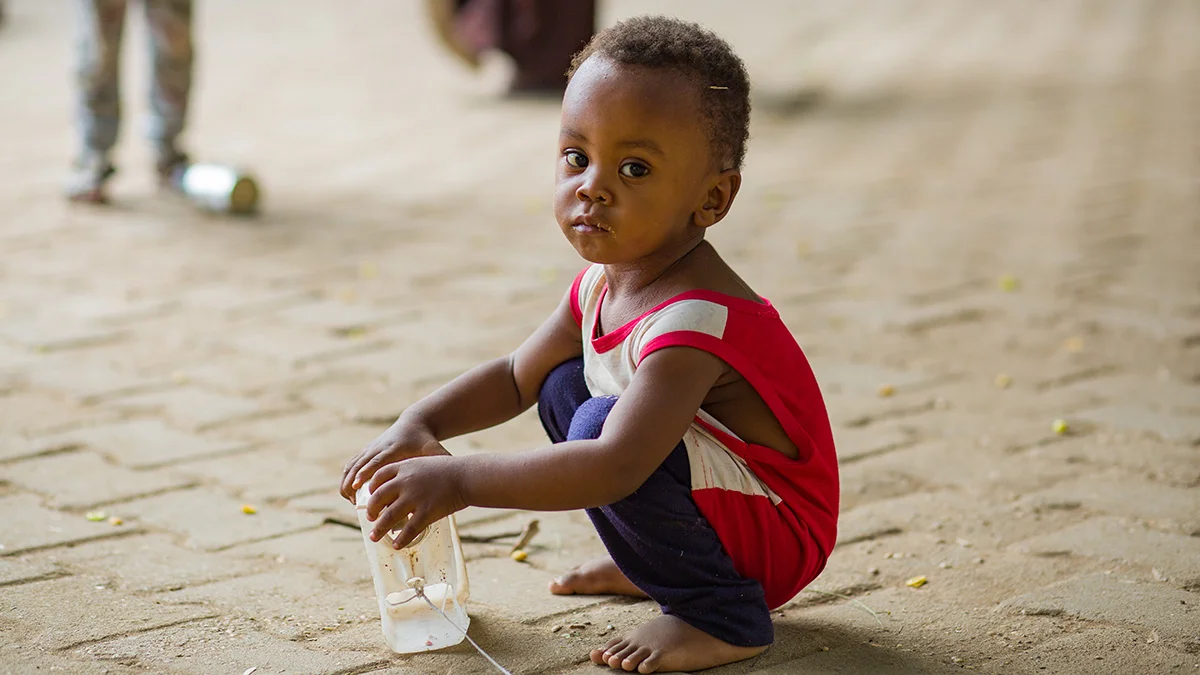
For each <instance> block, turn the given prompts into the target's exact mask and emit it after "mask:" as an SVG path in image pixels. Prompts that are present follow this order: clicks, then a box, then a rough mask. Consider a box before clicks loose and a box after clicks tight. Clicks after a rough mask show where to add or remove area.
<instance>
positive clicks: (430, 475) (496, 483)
mask: <svg viewBox="0 0 1200 675" xmlns="http://www.w3.org/2000/svg"><path fill="white" fill-rule="evenodd" d="M727 370H728V366H727V365H726V364H725V362H724V361H721V360H720V359H718V358H717V357H716V356H713V355H712V354H709V353H707V352H703V351H700V350H698V349H692V348H689V347H671V348H667V349H661V350H659V351H656V352H654V353H652V354H650V355H649V356H647V357H646V358H645V359H644V360H643V361H642V362H641V364H639V366H638V369H637V373H636V374H635V375H634V378H633V381H632V382H631V383H630V386H629V388H628V389H627V390H626V391H625V393H624V394H622V395H621V398H620V399H619V400H618V401H617V403H616V405H615V406H614V407H613V409H612V412H611V413H609V416H608V418H607V420H606V421H605V423H604V428H603V431H602V432H601V434H600V437H599V438H598V439H595V440H579V441H567V442H565V443H558V444H555V445H551V446H548V447H543V448H540V449H538V450H533V451H529V452H522V453H516V454H504V455H498V454H497V455H492V454H489V455H471V456H467V457H419V458H414V459H412V460H409V461H406V462H400V463H397V464H390V465H388V466H386V467H384V468H382V469H380V470H379V471H378V472H377V473H376V474H375V477H374V478H373V479H372V480H371V484H372V496H371V500H370V503H369V504H368V508H367V514H368V516H369V517H370V518H371V519H372V520H374V521H375V523H376V526H375V529H374V531H373V534H372V536H373V537H374V538H375V539H376V540H378V538H379V537H381V536H382V535H383V533H385V532H387V531H388V530H389V529H391V528H393V527H394V526H395V525H397V524H401V523H403V522H404V520H405V518H406V517H407V516H408V514H412V518H411V519H410V520H409V522H408V523H407V524H406V525H405V527H404V528H403V531H402V532H401V534H400V536H399V537H397V546H403V545H405V544H407V543H408V541H410V540H411V539H412V538H413V537H415V536H416V535H417V534H418V533H419V532H420V531H421V530H422V529H424V528H425V527H426V526H428V525H429V524H430V523H432V522H434V521H436V520H438V519H440V518H442V517H444V516H446V515H448V514H450V513H453V512H454V511H457V510H459V509H461V508H465V507H466V506H491V507H501V508H517V509H530V510H537V511H557V510H566V509H577V508H585V507H591V506H602V505H605V504H611V503H613V502H615V501H618V500H620V499H622V498H624V497H626V496H627V495H629V494H631V493H632V492H633V491H634V490H636V489H637V488H638V487H639V486H641V484H642V483H644V482H645V481H646V479H647V478H648V477H649V476H650V474H651V473H653V472H654V470H655V469H657V468H658V466H659V465H660V464H662V462H663V461H664V460H665V459H666V458H667V455H669V454H670V453H671V451H672V450H673V449H674V448H675V446H676V445H677V444H678V443H679V440H680V439H681V438H683V434H684V432H685V431H686V430H687V428H688V426H689V425H691V423H692V420H693V419H694V418H695V416H696V411H697V410H699V409H700V406H701V404H702V403H703V402H704V399H705V397H706V396H707V395H708V393H709V391H710V390H711V389H712V387H713V385H714V384H715V383H716V381H717V379H718V378H719V377H720V376H721V375H722V374H723V373H725V372H726V371H727Z"/></svg>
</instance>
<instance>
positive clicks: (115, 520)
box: [108, 516, 125, 527]
mask: <svg viewBox="0 0 1200 675" xmlns="http://www.w3.org/2000/svg"><path fill="white" fill-rule="evenodd" d="M108 524H109V525H112V526H114V527H115V526H117V525H124V524H125V521H124V520H122V519H120V518H118V517H116V516H113V517H112V518H109V519H108Z"/></svg>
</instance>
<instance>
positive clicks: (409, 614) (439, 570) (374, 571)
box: [355, 485, 471, 654]
mask: <svg viewBox="0 0 1200 675" xmlns="http://www.w3.org/2000/svg"><path fill="white" fill-rule="evenodd" d="M369 496H370V494H369V493H368V492H367V486H366V485H364V486H362V487H361V488H359V490H358V493H357V495H356V496H355V502H356V509H357V511H358V524H359V526H360V527H361V528H362V534H363V543H365V544H366V546H367V559H368V560H369V561H370V562H371V576H372V577H374V579H375V595H376V596H377V597H378V598H379V616H380V620H381V622H382V623H383V639H384V640H386V641H387V643H388V646H389V647H391V648H392V651H394V652H397V653H399V654H412V653H415V652H427V651H431V650H434V649H442V648H444V647H450V646H452V645H456V644H458V643H460V642H462V641H463V637H464V636H465V634H466V631H467V626H469V625H470V623H471V618H470V617H469V616H467V608H466V603H467V598H468V597H469V596H470V591H469V588H468V586H467V567H466V562H465V561H464V560H463V553H462V544H461V543H460V542H459V540H458V530H457V528H456V527H455V525H454V517H453V516H450V517H447V518H443V519H441V520H439V521H437V522H436V523H434V524H432V525H430V526H429V527H428V528H427V529H426V530H425V531H424V532H422V533H421V534H420V535H418V536H417V538H416V540H414V541H413V543H411V544H409V545H408V546H407V547H405V548H403V549H400V550H399V551H397V550H396V549H395V548H392V536H391V533H389V534H388V535H386V536H384V537H383V538H381V539H380V540H379V541H371V538H370V536H369V535H370V532H371V530H372V529H373V528H374V527H375V525H374V523H372V522H371V521H369V520H367V498H368V497H369ZM416 587H419V588H421V589H422V591H423V592H424V594H425V597H427V598H429V600H430V602H432V603H433V604H434V605H435V606H437V607H438V608H439V609H441V610H442V612H445V614H446V616H442V614H440V613H439V612H437V611H435V610H434V609H432V608H431V607H430V606H429V604H428V603H426V602H425V600H423V599H421V598H420V597H419V596H418V594H417V591H416ZM447 617H449V620H447ZM451 622H453V625H451ZM456 626H457V628H456Z"/></svg>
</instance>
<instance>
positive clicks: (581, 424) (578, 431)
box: [567, 396, 617, 441]
mask: <svg viewBox="0 0 1200 675" xmlns="http://www.w3.org/2000/svg"><path fill="white" fill-rule="evenodd" d="M616 404H617V397H616V396H601V397H598V398H590V399H588V400H586V401H584V402H583V404H582V405H580V406H579V409H578V410H576V411H575V416H574V417H573V418H571V430H570V431H569V432H568V433H567V440H569V441H585V440H592V439H596V438H600V432H601V431H602V430H603V429H604V420H606V419H607V418H608V414H609V413H610V412H612V409H613V406H615V405H616Z"/></svg>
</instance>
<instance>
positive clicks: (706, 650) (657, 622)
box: [592, 616, 767, 673]
mask: <svg viewBox="0 0 1200 675" xmlns="http://www.w3.org/2000/svg"><path fill="white" fill-rule="evenodd" d="M766 649H767V648H766V647H765V646H764V647H735V646H734V645H731V644H729V643H728V642H724V641H722V640H718V639H717V638H715V637H713V636H711V635H709V634H708V633H705V632H704V631H702V630H700V629H699V628H695V627H693V626H689V625H688V624H687V623H685V622H684V621H683V620H682V619H678V618H676V617H673V616H660V617H658V618H657V619H654V620H652V621H650V622H648V623H644V624H642V625H641V626H638V627H637V628H635V629H633V632H632V633H630V634H629V635H627V636H625V637H623V638H617V639H615V640H613V641H611V642H609V643H608V644H607V645H606V646H605V647H604V648H603V649H593V650H592V663H595V664H597V665H602V666H603V665H607V666H608V667H609V668H613V669H616V670H626V671H634V670H636V671H637V672H639V673H657V672H660V671H662V672H675V671H680V670H682V671H688V672H690V671H693V670H704V669H705V668H715V667H716V666H721V665H724V664H726V663H733V662H734V661H741V660H742V659H748V658H751V657H753V656H758V655H759V654H761V653H763V652H764V651H766Z"/></svg>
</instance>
